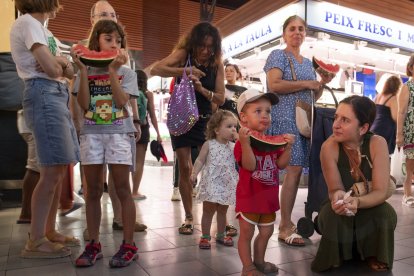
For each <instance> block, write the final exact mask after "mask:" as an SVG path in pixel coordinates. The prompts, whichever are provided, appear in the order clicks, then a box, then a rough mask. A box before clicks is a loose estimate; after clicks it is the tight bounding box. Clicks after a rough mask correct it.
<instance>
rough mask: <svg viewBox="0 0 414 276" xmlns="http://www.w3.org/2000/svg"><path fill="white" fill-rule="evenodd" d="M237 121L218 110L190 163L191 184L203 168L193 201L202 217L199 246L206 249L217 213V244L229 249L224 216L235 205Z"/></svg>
mask: <svg viewBox="0 0 414 276" xmlns="http://www.w3.org/2000/svg"><path fill="white" fill-rule="evenodd" d="M236 127H237V119H236V117H235V115H234V114H233V113H232V112H230V111H226V110H219V111H217V112H216V113H214V115H213V116H212V117H211V119H210V121H209V122H208V123H207V130H206V138H207V141H206V142H205V143H204V144H203V147H202V148H201V151H200V154H199V155H198V158H197V160H196V161H195V163H194V168H193V172H192V174H191V181H194V182H195V181H197V175H198V173H199V172H200V171H201V170H202V169H203V171H202V175H201V180H200V188H199V191H198V194H197V199H198V200H200V201H202V202H203V216H202V218H201V229H202V233H203V235H202V236H201V238H200V243H199V247H200V248H201V249H210V247H211V246H210V239H211V236H210V228H211V221H212V219H213V215H214V213H215V212H217V235H216V241H217V243H221V244H223V245H225V246H233V240H232V238H231V237H230V236H228V235H226V231H225V228H226V213H227V209H228V207H229V205H233V204H235V201H236V185H237V181H238V178H239V177H238V173H237V170H236V168H235V164H236V163H235V159H234V155H233V150H234V143H232V141H234V140H235V139H236V138H237V130H236Z"/></svg>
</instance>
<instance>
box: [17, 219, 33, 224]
mask: <svg viewBox="0 0 414 276" xmlns="http://www.w3.org/2000/svg"><path fill="white" fill-rule="evenodd" d="M30 223H31V220H30V219H18V220H16V224H30Z"/></svg>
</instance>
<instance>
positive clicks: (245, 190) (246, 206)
mask: <svg viewBox="0 0 414 276" xmlns="http://www.w3.org/2000/svg"><path fill="white" fill-rule="evenodd" d="M278 101H279V99H278V97H277V96H276V94H274V93H263V92H260V91H258V90H256V89H248V90H246V91H245V92H244V93H243V94H242V95H241V96H240V98H239V99H238V103H237V111H238V113H239V116H240V124H241V128H240V131H239V141H237V143H236V145H235V148H234V155H235V158H236V161H237V163H238V165H239V167H240V170H239V182H238V184H237V190H236V213H237V218H238V219H239V224H240V238H239V243H238V251H239V255H240V259H241V261H242V263H243V271H242V275H263V274H262V273H266V274H267V273H275V272H277V271H278V268H277V266H276V265H275V264H273V263H270V262H265V260H264V255H265V251H266V247H267V243H268V241H269V239H270V237H271V236H272V234H273V230H274V223H275V220H276V211H277V210H279V169H283V168H285V167H286V166H287V165H288V163H289V160H290V154H291V146H292V144H293V143H294V140H295V137H294V135H291V134H284V135H282V136H281V137H279V138H281V139H282V140H283V141H284V142H286V146H285V147H284V149H281V148H278V149H272V148H269V149H268V150H267V151H260V150H258V149H256V148H252V146H251V144H250V143H251V141H250V140H251V139H250V136H251V135H252V134H253V133H254V135H255V136H257V135H259V136H262V137H263V138H264V139H262V140H266V138H267V139H277V138H276V137H272V138H271V137H264V133H265V131H266V130H267V129H268V128H269V126H270V123H271V117H270V109H271V106H272V105H275V104H277V103H278ZM256 225H257V227H258V229H259V234H258V235H257V237H256V238H255V241H254V256H253V260H252V258H251V255H252V254H251V247H250V244H251V240H252V238H253V235H254V231H255V226H256Z"/></svg>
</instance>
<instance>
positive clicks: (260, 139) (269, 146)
mask: <svg viewBox="0 0 414 276" xmlns="http://www.w3.org/2000/svg"><path fill="white" fill-rule="evenodd" d="M250 145H251V146H252V148H254V149H257V150H259V151H264V152H269V151H274V150H277V149H279V148H282V147H284V146H286V145H287V143H286V141H285V139H284V138H283V135H275V136H270V135H264V134H262V133H260V132H257V131H254V130H250Z"/></svg>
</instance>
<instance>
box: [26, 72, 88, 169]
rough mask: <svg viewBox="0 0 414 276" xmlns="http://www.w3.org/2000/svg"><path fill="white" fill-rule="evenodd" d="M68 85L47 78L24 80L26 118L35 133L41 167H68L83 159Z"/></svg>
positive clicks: (28, 125)
mask: <svg viewBox="0 0 414 276" xmlns="http://www.w3.org/2000/svg"><path fill="white" fill-rule="evenodd" d="M68 103H69V93H68V88H67V86H66V85H65V84H63V83H60V82H57V81H53V80H48V79H41V78H36V79H30V80H26V81H25V91H24V95H23V109H24V119H25V122H26V125H27V127H28V128H29V129H30V130H31V131H32V134H33V137H34V140H35V144H36V151H37V157H38V163H39V165H40V166H53V165H66V164H70V163H77V162H78V161H79V159H80V150H79V143H78V140H77V136H76V130H75V127H74V125H73V121H72V118H71V115H70V112H69V108H68Z"/></svg>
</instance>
